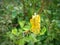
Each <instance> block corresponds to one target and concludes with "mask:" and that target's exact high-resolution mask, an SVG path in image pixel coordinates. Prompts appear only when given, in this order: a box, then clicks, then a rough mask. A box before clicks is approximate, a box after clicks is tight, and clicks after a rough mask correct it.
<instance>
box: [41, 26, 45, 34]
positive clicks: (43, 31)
mask: <svg viewBox="0 0 60 45" xmlns="http://www.w3.org/2000/svg"><path fill="white" fill-rule="evenodd" d="M45 32H46V27H44V28H43V29H42V30H41V32H40V35H44V34H45Z"/></svg>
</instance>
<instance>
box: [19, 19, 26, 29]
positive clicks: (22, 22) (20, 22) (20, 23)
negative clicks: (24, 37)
mask: <svg viewBox="0 0 60 45" xmlns="http://www.w3.org/2000/svg"><path fill="white" fill-rule="evenodd" d="M18 23H19V25H20V27H21V28H23V26H24V24H25V21H20V20H18Z"/></svg>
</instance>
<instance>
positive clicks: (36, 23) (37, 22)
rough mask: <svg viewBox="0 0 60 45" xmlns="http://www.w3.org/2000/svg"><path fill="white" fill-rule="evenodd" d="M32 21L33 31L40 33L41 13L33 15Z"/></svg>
mask: <svg viewBox="0 0 60 45" xmlns="http://www.w3.org/2000/svg"><path fill="white" fill-rule="evenodd" d="M30 23H31V32H33V33H34V34H39V33H40V16H39V15H33V16H32V18H31V19H30Z"/></svg>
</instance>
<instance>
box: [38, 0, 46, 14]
mask: <svg viewBox="0 0 60 45" xmlns="http://www.w3.org/2000/svg"><path fill="white" fill-rule="evenodd" d="M41 3H42V4H41V7H40V9H39V11H38V14H41V13H42V11H43V9H44V4H45V2H44V0H41Z"/></svg>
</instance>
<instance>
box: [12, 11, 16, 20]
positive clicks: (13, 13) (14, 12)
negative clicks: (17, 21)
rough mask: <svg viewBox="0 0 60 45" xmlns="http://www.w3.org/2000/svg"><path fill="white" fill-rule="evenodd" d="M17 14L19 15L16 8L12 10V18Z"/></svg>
mask: <svg viewBox="0 0 60 45" xmlns="http://www.w3.org/2000/svg"><path fill="white" fill-rule="evenodd" d="M16 16H17V12H16V10H14V11H13V12H12V19H14V18H15V17H16Z"/></svg>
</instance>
